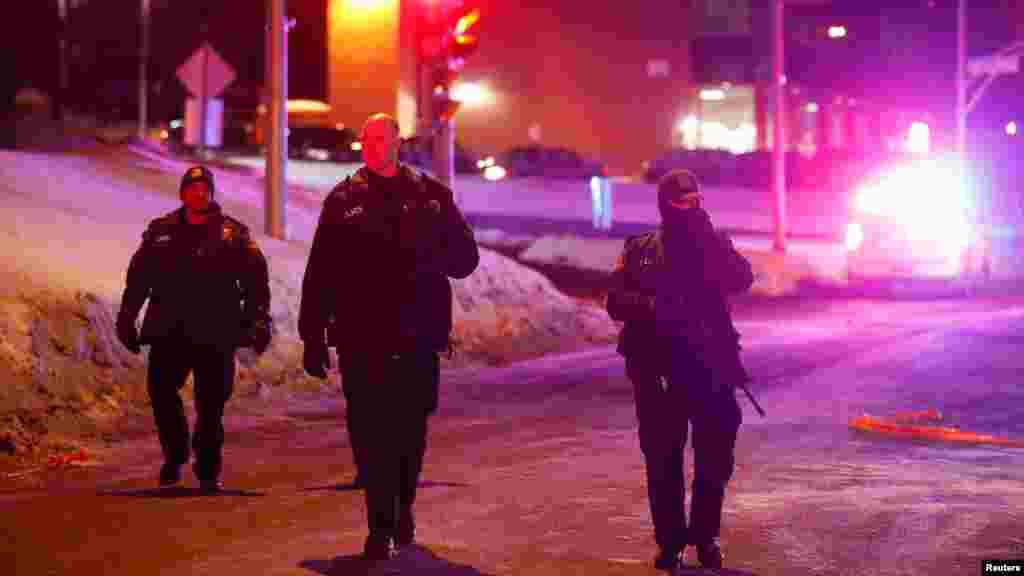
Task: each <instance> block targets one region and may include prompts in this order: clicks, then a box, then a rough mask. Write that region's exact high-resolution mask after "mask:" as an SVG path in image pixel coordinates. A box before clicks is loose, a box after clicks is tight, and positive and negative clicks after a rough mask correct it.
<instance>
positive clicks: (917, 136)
mask: <svg viewBox="0 0 1024 576" xmlns="http://www.w3.org/2000/svg"><path fill="white" fill-rule="evenodd" d="M930 141H931V131H930V130H929V128H928V125H927V124H925V123H924V122H914V123H912V124H911V125H910V130H909V131H908V132H907V150H909V151H910V152H914V153H916V154H927V153H928V150H929V148H930V147H931V142H930Z"/></svg>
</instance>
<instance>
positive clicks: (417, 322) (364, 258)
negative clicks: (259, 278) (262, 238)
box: [299, 164, 480, 355]
mask: <svg viewBox="0 0 1024 576" xmlns="http://www.w3.org/2000/svg"><path fill="white" fill-rule="evenodd" d="M395 178H398V179H399V180H398V181H396V185H395V188H398V189H399V190H400V192H399V194H398V195H397V198H394V199H393V200H392V202H391V203H389V202H388V201H386V200H384V199H383V198H382V197H381V194H380V191H379V190H374V189H371V188H372V187H371V181H372V177H371V175H370V174H369V173H368V169H367V168H366V167H363V168H361V169H360V170H359V171H358V172H356V174H354V175H353V176H351V177H349V178H346V179H345V180H344V181H342V182H341V183H340V184H339V185H338V186H336V187H335V189H334V190H333V191H332V192H331V193H330V195H328V197H327V199H326V200H324V206H323V210H322V211H321V213H320V221H319V223H318V224H317V229H316V233H315V235H314V238H313V246H312V248H311V249H310V254H309V261H308V263H307V265H306V273H305V277H304V278H303V282H302V300H301V303H300V306H299V335H300V337H301V338H302V340H303V341H304V342H307V343H309V342H324V341H325V339H326V342H327V343H328V344H329V345H331V346H335V347H337V348H338V352H339V354H341V355H344V354H347V353H358V352H359V351H402V350H408V349H411V348H430V349H433V350H435V351H443V350H445V349H448V348H449V339H450V336H451V330H452V289H451V284H450V281H449V280H448V279H449V278H465V277H467V276H469V275H470V274H471V273H472V272H473V270H475V269H476V266H477V264H478V263H479V260H480V254H479V252H478V248H477V245H476V241H475V239H474V238H473V231H472V229H471V228H470V227H469V226H468V225H467V224H466V221H465V220H464V219H463V217H462V214H461V213H460V212H459V210H458V207H457V206H456V205H455V202H454V199H453V197H452V191H451V190H450V189H448V188H447V187H446V186H444V185H443V184H441V183H440V182H438V181H436V180H434V179H432V178H430V177H428V176H425V175H422V174H418V173H416V172H415V171H413V170H412V169H410V168H409V167H407V166H405V165H401V164H400V165H399V172H398V174H397V175H396V176H395ZM395 202H397V203H398V204H395Z"/></svg>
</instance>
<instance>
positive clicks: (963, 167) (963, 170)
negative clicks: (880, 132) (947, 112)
mask: <svg viewBox="0 0 1024 576" xmlns="http://www.w3.org/2000/svg"><path fill="white" fill-rule="evenodd" d="M956 39H957V41H956V154H957V161H958V163H959V164H958V165H959V177H960V183H961V185H964V184H965V183H966V181H967V179H966V176H967V0H957V13H956Z"/></svg>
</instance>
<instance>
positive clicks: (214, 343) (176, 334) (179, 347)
mask: <svg viewBox="0 0 1024 576" xmlns="http://www.w3.org/2000/svg"><path fill="white" fill-rule="evenodd" d="M179 191H180V196H181V201H182V206H181V208H179V209H177V210H175V211H174V212H171V213H169V214H167V215H165V216H163V217H161V218H157V219H156V220H153V221H151V222H150V223H149V226H148V227H147V228H146V231H145V232H144V233H143V234H142V245H141V246H140V247H139V249H138V250H137V251H136V252H135V254H134V255H133V256H132V259H131V263H130V264H129V265H128V274H127V280H126V288H125V291H124V295H123V296H122V298H121V308H120V311H119V312H118V315H117V323H116V327H117V336H118V339H119V340H120V341H121V343H122V344H124V346H125V347H126V348H127V349H128V350H131V351H132V352H135V353H139V352H140V351H141V348H140V345H142V344H148V345H150V351H149V371H148V386H147V388H148V391H149V397H150V400H151V402H152V405H153V416H154V418H155V420H156V426H157V432H158V435H159V437H160V446H161V448H162V449H163V454H164V463H163V466H162V467H161V468H160V485H161V486H171V485H174V484H177V483H178V482H180V481H181V467H182V466H183V465H184V464H185V463H186V462H188V460H189V429H188V421H187V420H186V418H185V411H184V407H183V405H182V402H181V397H180V393H179V390H180V389H181V388H182V387H183V386H184V385H185V381H186V379H187V377H188V374H189V372H190V371H191V372H192V373H193V376H194V378H193V381H194V382H193V388H194V396H195V405H196V426H195V434H194V435H193V437H192V451H193V452H194V454H195V462H194V463H193V472H194V474H195V476H196V478H197V479H198V480H199V483H200V487H201V488H202V489H203V490H204V491H214V492H215V491H218V490H220V488H221V484H220V481H219V477H220V472H221V447H222V445H223V443H224V427H223V425H222V419H223V415H224V405H225V403H226V402H227V400H228V398H229V397H230V396H231V392H232V389H233V386H234V380H235V349H236V348H237V347H240V346H251V347H252V348H253V349H255V351H256V352H257V353H259V354H262V353H263V352H264V351H265V350H266V349H267V346H269V344H270V338H271V333H272V331H273V330H272V323H271V319H270V313H269V310H270V285H269V280H268V272H267V261H266V259H264V257H263V253H262V252H260V249H259V247H258V246H257V245H256V242H254V241H253V240H252V238H251V237H250V236H249V230H248V228H246V226H245V225H244V224H242V223H241V222H239V221H238V220H235V219H233V218H231V217H229V216H227V215H225V214H223V213H222V212H221V209H220V206H219V205H218V204H217V203H216V202H214V201H213V193H214V183H213V173H212V172H210V170H209V169H207V168H206V167H205V166H195V167H192V168H189V169H188V170H187V171H186V172H185V174H184V176H183V177H182V179H181V186H180V189H179ZM146 299H149V305H148V307H147V309H146V315H145V318H144V320H143V322H142V331H141V333H139V332H138V331H137V330H136V328H135V319H136V318H137V316H138V314H139V311H140V310H141V308H142V305H143V303H144V302H145V301H146Z"/></svg>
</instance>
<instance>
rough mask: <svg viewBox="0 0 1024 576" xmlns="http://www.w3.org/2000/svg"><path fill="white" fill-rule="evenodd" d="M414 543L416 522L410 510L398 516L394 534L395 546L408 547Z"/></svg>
mask: <svg viewBox="0 0 1024 576" xmlns="http://www.w3.org/2000/svg"><path fill="white" fill-rule="evenodd" d="M415 541H416V522H415V520H413V515H412V511H411V510H407V511H404V512H401V513H400V514H399V515H398V530H397V532H396V534H395V546H396V547H399V546H408V545H410V544H412V543H413V542H415Z"/></svg>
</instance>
